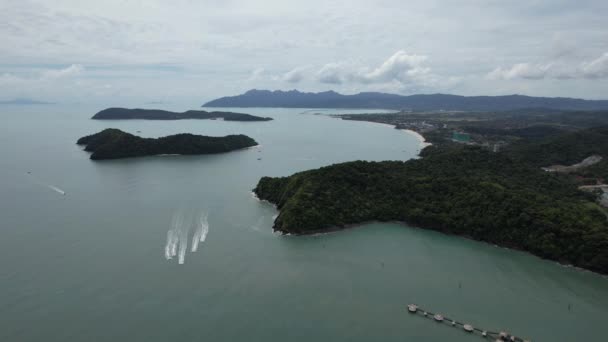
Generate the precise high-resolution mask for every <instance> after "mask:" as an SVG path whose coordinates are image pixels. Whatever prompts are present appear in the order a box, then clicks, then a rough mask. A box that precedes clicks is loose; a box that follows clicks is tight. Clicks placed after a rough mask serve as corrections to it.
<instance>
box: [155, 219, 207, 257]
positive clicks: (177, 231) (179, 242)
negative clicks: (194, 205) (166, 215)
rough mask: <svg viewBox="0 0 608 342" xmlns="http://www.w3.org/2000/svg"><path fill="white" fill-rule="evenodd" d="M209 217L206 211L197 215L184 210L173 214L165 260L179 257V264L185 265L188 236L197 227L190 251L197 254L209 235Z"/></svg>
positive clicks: (168, 232)
mask: <svg viewBox="0 0 608 342" xmlns="http://www.w3.org/2000/svg"><path fill="white" fill-rule="evenodd" d="M207 215H208V214H207V213H206V212H204V211H203V212H201V213H200V214H198V215H196V214H194V213H193V212H187V211H185V210H183V209H179V210H177V211H176V212H175V213H174V214H173V217H172V218H171V227H170V228H169V230H168V231H167V242H166V244H165V258H166V259H167V260H171V259H173V258H174V257H177V262H178V264H180V265H182V264H184V263H185V261H186V252H187V250H188V236H189V233H190V229H191V228H192V227H195V230H194V234H193V235H192V246H191V249H190V251H191V252H196V251H197V250H198V246H199V244H200V243H202V242H205V240H206V239H207V234H208V233H209V222H208V220H207Z"/></svg>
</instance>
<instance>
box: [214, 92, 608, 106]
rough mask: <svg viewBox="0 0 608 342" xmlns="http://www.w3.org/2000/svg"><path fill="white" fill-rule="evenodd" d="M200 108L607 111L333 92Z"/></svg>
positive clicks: (534, 101) (520, 101)
mask: <svg viewBox="0 0 608 342" xmlns="http://www.w3.org/2000/svg"><path fill="white" fill-rule="evenodd" d="M203 107H282V108H340V109H344V108H351V109H397V110H408V111H431V110H446V111H509V110H517V109H527V108H551V109H561V110H602V109H608V100H583V99H575V98H566V97H533V96H524V95H505V96H460V95H450V94H418V95H409V96H403V95H396V94H386V93H374V92H366V93H358V94H353V95H343V94H339V93H336V92H334V91H325V92H320V93H305V92H300V91H297V90H291V91H281V90H276V91H269V90H256V89H253V90H249V91H248V92H246V93H244V94H241V95H237V96H228V97H222V98H219V99H215V100H213V101H209V102H207V103H205V104H204V105H203Z"/></svg>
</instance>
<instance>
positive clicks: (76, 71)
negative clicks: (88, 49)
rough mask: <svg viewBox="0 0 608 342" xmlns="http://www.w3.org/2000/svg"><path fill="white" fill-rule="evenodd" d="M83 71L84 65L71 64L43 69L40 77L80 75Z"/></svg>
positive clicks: (51, 77) (53, 77) (52, 77)
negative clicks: (59, 67)
mask: <svg viewBox="0 0 608 342" xmlns="http://www.w3.org/2000/svg"><path fill="white" fill-rule="evenodd" d="M83 71H84V67H83V66H82V65H80V64H72V65H70V66H68V67H66V68H64V69H50V70H45V71H43V72H42V74H41V77H40V78H41V79H56V78H63V77H72V76H76V75H80V74H81V73H82V72H83Z"/></svg>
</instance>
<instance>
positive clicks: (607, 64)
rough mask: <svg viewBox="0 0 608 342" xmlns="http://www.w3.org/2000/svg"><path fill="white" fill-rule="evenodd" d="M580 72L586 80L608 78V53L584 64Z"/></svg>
mask: <svg viewBox="0 0 608 342" xmlns="http://www.w3.org/2000/svg"><path fill="white" fill-rule="evenodd" d="M580 71H581V73H582V74H583V75H584V76H585V77H586V78H605V77H608V52H606V53H604V54H603V55H601V56H600V57H598V58H597V59H595V60H593V61H591V62H589V63H583V64H582V65H581V67H580Z"/></svg>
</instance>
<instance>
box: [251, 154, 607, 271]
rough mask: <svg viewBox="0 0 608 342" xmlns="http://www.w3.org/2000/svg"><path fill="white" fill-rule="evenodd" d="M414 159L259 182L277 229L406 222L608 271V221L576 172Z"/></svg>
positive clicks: (482, 159)
mask: <svg viewBox="0 0 608 342" xmlns="http://www.w3.org/2000/svg"><path fill="white" fill-rule="evenodd" d="M423 152H424V153H423V158H421V159H418V160H410V161H407V162H397V161H386V162H363V161H355V162H349V163H343V164H337V165H332V166H328V167H324V168H320V169H317V170H310V171H305V172H300V173H296V174H294V175H292V176H290V177H282V178H269V177H264V178H262V179H261V180H260V182H259V183H258V185H257V187H256V188H255V190H254V191H255V193H256V194H257V196H258V197H259V198H260V199H263V200H268V201H270V202H271V203H274V204H276V205H277V207H278V209H279V210H280V214H279V216H278V217H277V219H276V221H275V225H274V228H275V229H276V230H277V231H281V232H284V233H293V234H306V233H313V232H318V231H324V230H328V229H334V228H336V227H338V228H339V227H345V226H348V225H351V224H358V223H362V222H367V221H373V220H377V221H403V222H407V223H409V224H412V225H416V226H419V227H423V228H428V229H434V230H438V231H441V232H445V233H453V234H458V235H464V236H468V237H471V238H473V239H476V240H481V241H487V242H490V243H495V244H498V245H501V246H505V247H511V248H516V249H521V250H525V251H529V252H531V253H533V254H535V255H538V256H541V257H544V258H548V259H552V260H557V261H560V262H564V263H570V264H573V265H576V266H580V267H584V268H587V269H590V270H594V271H597V272H601V273H608V221H607V220H606V216H605V214H604V213H603V212H602V211H601V210H600V209H599V207H598V206H597V205H596V204H595V203H594V202H593V200H594V198H593V196H592V195H589V194H586V193H583V192H580V191H578V190H577V188H576V186H575V184H574V183H573V182H572V181H571V180H570V179H569V178H567V177H565V176H560V175H556V174H549V173H546V172H544V171H542V170H540V169H539V168H537V167H535V166H533V165H530V164H527V163H524V162H521V161H520V160H517V159H514V158H513V157H512V156H510V155H509V154H506V153H491V152H488V151H486V150H483V149H481V148H477V147H462V146H461V147H442V148H437V147H430V148H427V149H425V150H424V151H423Z"/></svg>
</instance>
